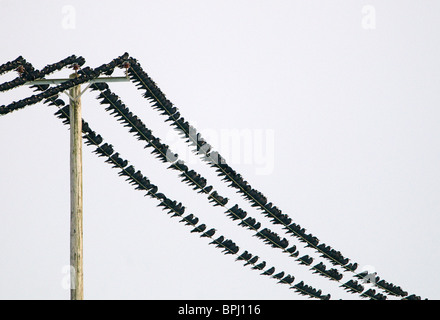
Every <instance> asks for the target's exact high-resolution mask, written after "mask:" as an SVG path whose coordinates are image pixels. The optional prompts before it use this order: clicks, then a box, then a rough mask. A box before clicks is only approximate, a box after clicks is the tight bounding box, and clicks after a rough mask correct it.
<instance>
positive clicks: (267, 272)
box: [262, 267, 275, 276]
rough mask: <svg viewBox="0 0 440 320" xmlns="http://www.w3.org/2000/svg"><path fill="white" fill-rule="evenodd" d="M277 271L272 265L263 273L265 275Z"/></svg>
mask: <svg viewBox="0 0 440 320" xmlns="http://www.w3.org/2000/svg"><path fill="white" fill-rule="evenodd" d="M274 272H275V268H274V267H272V268H270V269H268V270H266V271H264V272H263V273H262V275H263V276H271V275H272V274H273V273H274Z"/></svg>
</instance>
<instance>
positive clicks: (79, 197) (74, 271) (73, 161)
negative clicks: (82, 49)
mask: <svg viewBox="0 0 440 320" xmlns="http://www.w3.org/2000/svg"><path fill="white" fill-rule="evenodd" d="M123 67H124V68H125V69H126V71H125V77H99V78H95V79H91V80H89V81H87V82H88V83H89V84H88V86H87V87H86V88H85V89H84V90H83V91H82V92H81V86H80V85H77V86H75V87H72V88H71V89H69V93H68V96H69V99H70V115H69V117H70V299H71V300H83V299H84V280H83V180H82V116H81V95H82V94H83V93H84V92H85V91H86V90H87V89H88V88H89V87H90V85H91V84H93V83H107V82H128V81H130V78H129V77H128V68H129V67H130V64H129V63H128V62H125V63H124V64H123ZM79 68H80V67H79V66H78V65H73V69H74V70H75V73H73V74H71V75H70V76H69V79H64V78H61V79H36V80H33V81H29V82H26V85H29V86H35V85H47V84H49V85H51V84H55V85H57V84H61V83H65V82H66V81H69V80H71V79H74V78H76V77H78V73H77V72H76V71H78V70H79ZM23 70H24V69H23Z"/></svg>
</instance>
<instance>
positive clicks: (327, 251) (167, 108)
mask: <svg viewBox="0 0 440 320" xmlns="http://www.w3.org/2000/svg"><path fill="white" fill-rule="evenodd" d="M129 61H130V69H129V70H128V73H129V75H130V77H131V79H132V81H133V82H134V83H135V84H136V85H137V87H138V89H140V90H142V92H143V96H144V97H145V98H146V99H147V100H149V101H150V102H151V106H152V107H153V108H154V109H157V110H159V112H160V113H161V114H162V115H165V116H166V117H167V119H166V120H165V122H170V125H171V126H173V127H175V128H176V129H178V130H179V131H180V132H181V135H182V137H183V138H184V139H185V140H186V142H187V143H189V144H190V145H191V146H192V147H194V148H193V151H194V152H195V153H196V154H198V155H200V156H201V157H202V159H203V160H204V161H205V162H207V163H208V164H209V165H210V166H211V167H213V168H214V169H215V170H216V172H217V174H218V175H219V176H220V177H222V179H223V180H224V181H225V182H226V183H228V184H229V186H230V187H233V188H236V189H237V192H238V193H240V194H241V195H242V196H243V197H244V198H245V199H247V200H248V201H249V202H250V203H251V205H252V206H253V207H256V208H258V209H260V210H261V211H262V212H263V214H264V215H265V216H266V217H268V218H269V219H270V221H271V222H272V223H273V224H280V225H282V226H283V228H284V229H285V230H286V232H287V233H289V234H291V235H293V236H294V237H297V238H298V239H299V240H300V241H301V242H304V243H306V246H307V247H311V248H313V249H315V250H316V251H317V252H318V253H320V255H321V256H322V257H324V258H326V259H327V260H329V261H330V262H331V263H332V264H334V265H339V266H341V267H343V268H344V269H345V270H346V271H351V272H353V273H354V274H355V275H356V272H355V270H356V268H357V263H349V261H350V260H349V259H348V258H346V257H344V256H343V255H342V253H341V252H340V251H337V250H335V249H333V248H331V247H330V246H328V245H325V244H323V243H321V244H320V243H319V242H320V241H319V239H318V238H317V237H316V236H314V235H312V234H306V232H305V229H304V228H302V227H301V226H299V225H298V224H295V223H292V219H291V218H290V217H289V216H288V215H287V214H284V213H282V211H281V210H280V209H278V208H277V207H276V206H275V205H273V204H272V203H271V202H268V200H267V198H266V197H265V196H264V195H263V194H262V193H261V192H260V191H258V190H256V189H254V188H252V187H251V186H250V184H249V183H248V182H247V181H245V180H244V179H243V177H242V176H241V175H240V174H239V173H237V172H236V171H235V170H234V169H232V168H231V167H230V166H229V165H228V164H227V163H226V160H225V159H224V158H223V157H222V156H221V155H220V154H219V153H218V152H216V151H212V148H211V146H210V145H209V144H208V143H207V142H206V141H205V140H204V139H203V138H202V137H201V135H200V133H198V132H197V130H196V129H195V128H194V127H193V126H191V125H190V124H189V122H188V121H185V119H184V118H183V117H182V115H181V114H180V111H179V110H178V109H177V108H176V107H175V106H173V104H172V103H171V102H170V101H169V100H168V99H167V98H166V97H165V95H164V94H163V93H162V91H161V90H160V89H159V87H158V86H157V85H156V83H155V82H154V81H153V80H152V79H151V78H150V77H149V76H148V74H147V73H146V72H145V71H144V70H143V69H142V67H141V66H140V64H139V63H138V62H137V61H136V59H134V58H130V59H129ZM335 276H336V278H338V277H340V276H339V275H335ZM375 285H376V286H377V287H378V288H380V289H382V290H384V291H385V293H386V294H389V295H392V296H397V297H406V296H407V295H408V293H407V292H406V291H404V290H403V289H402V288H401V287H399V286H396V285H394V284H392V283H390V282H387V281H385V280H383V281H382V282H381V283H375ZM412 296H413V295H412ZM416 297H418V296H416Z"/></svg>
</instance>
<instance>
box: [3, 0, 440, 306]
mask: <svg viewBox="0 0 440 320" xmlns="http://www.w3.org/2000/svg"><path fill="white" fill-rule="evenodd" d="M124 4H126V6H124ZM72 10H73V11H72ZM439 10H440V3H439V2H438V1H426V0H420V1H402V0H400V1H396V0H389V1H385V2H384V1H348V0H345V1H324V0H320V1H307V2H306V1H293V0H291V1H242V0H240V1H130V2H125V3H121V2H120V1H118V2H116V1H94V2H90V1H72V2H68V1H12V0H0V27H1V30H3V31H2V46H1V50H0V64H1V63H5V62H7V61H10V60H13V59H15V58H16V57H18V56H19V55H22V56H23V57H24V58H25V59H26V60H28V61H29V62H31V63H32V64H33V65H34V66H35V67H36V68H38V69H40V68H42V67H44V66H45V65H46V64H49V63H53V62H56V61H59V60H61V59H63V58H65V57H67V56H69V55H71V54H76V55H78V56H79V55H81V56H83V57H84V58H85V59H86V65H89V66H91V67H96V66H98V65H100V64H102V63H106V62H109V61H110V60H111V59H113V58H114V57H116V56H118V55H121V54H123V53H124V52H128V53H130V55H131V56H133V57H135V58H137V59H138V60H139V62H140V63H141V65H142V66H143V68H144V70H146V71H147V72H148V73H149V75H150V76H151V77H152V78H153V80H154V81H155V82H156V83H157V84H158V86H159V87H160V88H161V89H162V91H163V92H164V93H165V94H166V96H167V98H168V99H170V100H171V101H172V102H173V103H174V104H175V105H176V106H177V107H178V108H179V109H180V112H181V114H182V115H183V116H184V117H185V119H186V120H188V121H189V122H190V123H191V124H193V125H195V126H196V127H197V129H198V130H200V131H201V132H202V134H203V133H206V137H207V140H208V141H209V142H210V143H211V144H212V145H213V146H214V148H215V149H216V150H218V151H220V153H222V154H224V155H225V157H226V155H229V152H230V151H231V148H232V147H231V145H230V144H228V143H227V139H228V137H229V135H230V134H231V133H233V132H235V133H237V132H238V133H241V134H243V136H246V135H247V137H248V139H247V140H246V139H243V140H242V141H240V144H239V147H238V149H236V151H237V150H238V151H239V152H243V154H242V157H240V158H239V159H232V154H230V157H231V158H229V157H226V159H227V160H228V162H229V163H230V164H231V166H232V167H233V168H235V169H236V170H237V171H238V172H240V173H241V174H242V175H243V177H244V178H245V179H246V180H247V181H248V182H249V183H250V184H251V185H252V186H253V187H254V188H256V189H258V190H259V191H261V192H263V193H264V194H265V195H266V196H267V197H268V199H269V201H272V202H273V203H274V204H276V205H277V206H278V207H279V208H280V209H281V210H283V212H284V213H287V214H288V215H289V216H290V217H291V218H292V219H293V220H294V221H295V222H296V223H299V224H300V225H301V226H302V227H304V228H306V229H307V231H308V232H311V233H312V234H314V235H316V236H317V237H318V238H319V239H320V240H321V242H323V243H325V244H327V245H330V246H332V247H333V248H334V249H336V250H340V251H341V252H342V254H344V255H345V256H346V257H348V258H350V259H352V260H353V261H354V262H357V263H359V265H360V267H359V269H358V270H362V268H370V269H371V268H374V269H375V270H376V271H377V272H378V275H379V276H380V277H381V278H383V279H385V280H387V281H389V282H392V283H394V284H396V285H399V286H401V287H402V288H403V289H404V290H406V291H408V292H409V293H414V294H417V295H420V296H421V297H422V298H429V299H438V298H439V297H440V295H439V294H438V292H437V290H438V288H439V285H440V276H439V275H438V273H437V272H436V271H437V269H438V264H439V262H440V256H439V252H438V247H439V245H440V240H439V238H438V227H439V225H440V218H439V214H438V213H439V211H440V197H439V196H438V195H439V192H440V182H439V181H440V169H439V165H438V164H439V160H440V152H439V151H440V150H439V147H438V145H439V144H438V137H439V136H440V129H439V126H438V123H439V120H440V111H439V101H440V90H439V85H440V76H439V75H440V63H439V60H438V57H439V56H440V43H439V42H440V40H439V39H440V35H439V33H440V28H439V27H440V26H439V23H440V22H439V19H438V12H439ZM72 12H73V13H74V15H72ZM68 74H69V72H68V71H63V72H60V73H59V74H58V75H57V76H66V75H68ZM14 76H15V74H13V73H9V74H6V75H2V76H0V83H3V82H4V81H7V80H10V79H12V78H13V77H14ZM53 76H55V75H53ZM111 88H112V89H114V91H115V92H117V93H118V94H119V95H120V96H121V97H122V99H123V100H124V102H125V103H126V104H127V105H128V106H129V107H130V109H132V111H133V112H134V113H136V114H138V115H139V116H140V117H141V119H142V120H143V121H144V122H145V124H146V125H147V126H148V127H149V128H151V129H152V130H153V132H154V134H155V135H156V136H159V137H160V138H162V139H163V140H164V142H166V143H169V144H170V145H171V146H173V149H175V150H176V151H178V153H179V155H180V156H181V157H182V158H183V159H184V160H186V161H188V163H189V164H190V166H191V168H193V169H195V170H197V171H198V172H200V173H201V174H202V175H203V176H205V177H206V178H207V179H208V183H209V184H213V185H214V188H216V189H217V190H218V191H219V192H221V193H222V194H223V195H225V196H227V197H229V198H230V199H231V200H230V204H234V203H237V204H239V205H240V206H241V207H242V208H243V209H245V210H247V211H248V214H249V215H250V216H253V217H255V218H257V219H258V220H259V221H261V222H262V223H264V226H267V227H269V228H271V229H272V230H273V231H276V232H278V233H279V234H280V235H283V236H285V235H284V234H283V233H282V229H281V228H278V226H272V225H271V224H270V223H269V222H268V220H267V219H266V218H265V217H263V216H262V215H261V214H260V213H259V212H258V211H257V210H255V209H252V208H251V207H250V205H249V204H248V203H247V202H246V201H245V200H244V199H242V198H240V197H239V196H238V195H237V194H235V192H234V189H231V188H227V187H226V185H225V184H223V183H221V181H220V178H218V177H217V176H216V175H215V174H214V173H213V171H212V170H210V169H209V168H208V167H207V166H206V165H205V164H203V163H201V162H200V161H198V160H197V157H195V156H194V155H192V154H190V153H188V152H186V153H185V150H186V149H185V148H184V145H185V144H184V142H183V140H181V139H180V140H179V139H177V135H176V134H175V133H174V132H173V131H172V130H171V129H170V127H169V126H167V125H166V124H165V123H164V122H163V120H164V119H165V118H164V117H162V116H160V115H159V114H158V112H156V111H154V110H152V109H151V108H150V107H149V106H148V105H147V103H146V100H144V99H143V98H142V97H141V92H140V91H137V90H136V89H135V88H134V86H133V85H132V84H129V83H120V84H115V85H112V86H111ZM31 92H32V91H31V90H30V89H29V88H26V87H23V88H19V89H14V90H11V91H8V92H4V93H0V105H3V104H8V103H9V102H11V101H14V100H19V99H22V98H25V97H27V96H29V95H30V94H31ZM95 97H96V93H95V92H90V91H88V92H87V93H85V95H84V96H83V98H82V103H83V112H84V114H83V115H84V118H85V120H86V121H88V122H89V123H90V125H91V126H92V128H93V129H94V130H96V131H98V132H99V133H101V134H102V135H103V137H104V139H106V140H107V141H108V142H110V143H112V144H113V145H114V146H115V149H117V150H118V151H119V152H120V153H121V155H122V156H123V157H124V158H126V159H129V160H130V161H131V162H132V164H133V165H134V166H135V167H136V168H138V169H140V170H142V172H143V173H144V174H145V175H146V176H147V177H149V178H150V179H151V181H152V182H153V183H155V184H156V185H158V186H159V189H160V190H161V192H163V193H165V194H166V195H167V196H168V197H170V198H172V199H175V200H178V201H181V202H183V203H184V205H185V206H186V207H187V212H189V213H193V214H195V215H196V216H198V217H199V218H200V221H201V222H205V223H206V224H208V226H212V227H215V228H217V229H218V231H217V232H218V234H223V235H225V236H226V237H228V238H231V239H233V240H234V241H236V243H237V245H239V247H240V249H241V250H243V249H246V250H249V251H250V252H251V253H254V254H256V255H259V256H260V257H261V259H264V260H266V261H267V262H268V264H270V265H274V266H275V267H276V269H277V270H279V271H281V270H283V271H285V272H287V273H290V274H291V275H294V276H295V277H296V280H295V283H297V282H299V281H301V280H303V281H304V282H305V283H308V284H310V285H312V286H315V287H316V288H320V289H322V290H323V292H324V293H331V294H332V298H334V299H358V297H357V296H355V295H351V294H347V293H345V292H344V291H343V290H342V289H340V288H339V287H338V284H337V283H335V282H329V281H328V280H326V279H324V278H322V277H320V276H318V275H315V274H312V273H311V272H310V271H309V269H308V268H306V267H303V266H299V265H298V264H297V263H296V262H295V261H294V260H293V259H291V258H288V257H287V256H286V255H285V254H282V253H281V252H279V251H277V250H274V249H272V248H269V247H268V246H266V245H264V244H263V243H262V242H261V241H259V240H258V239H256V238H255V237H252V235H253V233H252V232H250V231H248V230H246V229H243V228H239V227H237V225H236V223H235V222H232V221H231V220H229V219H227V218H226V216H225V215H224V213H223V212H224V210H222V209H220V208H218V207H216V208H213V207H212V206H211V205H210V204H209V203H208V202H207V200H206V199H205V197H204V196H202V195H199V194H196V193H195V192H193V191H192V190H191V189H190V188H188V187H187V186H186V185H184V184H182V183H180V182H179V181H178V180H177V179H176V177H177V172H174V171H170V170H167V169H166V167H167V165H166V164H162V163H160V162H159V161H157V160H156V159H155V158H154V157H153V156H152V155H151V154H150V153H149V151H148V150H145V149H143V144H142V143H140V142H137V141H136V140H135V139H134V138H133V137H132V136H131V135H130V134H129V133H128V132H127V130H126V129H125V128H123V127H122V126H120V125H118V124H117V123H116V121H115V119H114V118H112V117H111V116H109V114H108V113H106V112H105V111H104V109H103V107H101V106H100V105H99V104H98V103H97V101H96V100H95ZM55 111H56V109H55V108H54V107H48V106H46V105H43V104H38V105H34V106H30V107H28V108H26V109H24V110H20V111H17V112H14V113H12V114H9V115H7V116H5V117H0V150H1V156H0V194H1V198H0V199H1V201H0V243H1V245H0V256H1V259H0V271H1V272H0V298H1V299H68V298H69V290H67V289H65V287H64V286H63V284H64V282H65V277H66V273H65V270H66V269H65V267H66V266H67V265H68V264H69V176H68V174H69V158H68V150H69V138H68V135H69V132H68V128H67V127H66V126H64V125H62V124H61V121H60V120H58V119H56V118H55V117H54V116H53V113H54V112H55ZM208 137H209V138H208ZM273 141H274V143H272V142H273ZM235 148H237V147H236V146H235ZM247 148H249V149H247ZM92 150H93V149H92V148H90V147H88V146H84V151H83V153H84V160H83V161H84V164H83V167H84V268H85V271H84V276H85V278H84V280H85V298H86V299H303V297H301V296H299V295H298V294H296V293H295V292H294V291H293V290H289V289H288V286H287V285H281V284H277V283H276V281H275V280H274V279H270V278H266V277H263V276H260V275H259V273H258V272H256V271H253V270H250V268H249V267H242V263H238V262H235V261H234V257H231V256H224V255H223V254H222V253H221V252H220V250H218V249H216V248H215V247H213V246H208V243H209V240H207V239H201V238H199V237H198V236H197V235H194V234H191V233H190V232H189V231H190V229H189V228H188V227H186V226H184V225H183V224H181V223H178V222H177V220H174V219H170V218H169V217H168V216H167V215H166V214H165V213H163V212H162V211H161V210H160V209H159V208H157V207H156V205H157V202H156V201H155V200H153V199H150V198H147V197H144V196H143V194H142V193H140V192H139V191H135V190H134V189H133V188H132V187H131V186H129V185H128V184H127V183H126V182H125V181H124V180H123V179H122V178H120V177H118V175H117V171H116V170H114V169H112V168H111V167H110V166H109V165H108V164H105V163H104V161H103V160H102V158H97V157H96V156H95V155H94V154H92V153H91V151H92ZM245 150H247V152H249V153H246V154H245ZM236 153H237V152H236ZM236 153H235V154H236ZM246 157H247V158H246ZM245 159H247V162H246V161H245ZM261 168H265V170H262V169H261ZM258 169H260V170H258ZM286 237H287V236H286ZM287 239H288V240H289V241H290V243H291V244H295V245H297V247H299V249H300V253H304V254H313V256H315V257H316V258H317V259H316V263H317V262H318V261H321V260H320V258H319V257H318V255H317V254H314V252H313V251H311V250H309V249H304V248H303V247H302V245H301V244H299V243H298V241H296V240H295V239H294V238H291V237H287ZM326 265H327V266H328V267H330V264H329V263H326ZM344 275H345V277H344V279H347V280H348V279H350V278H351V277H349V276H348V274H346V273H344Z"/></svg>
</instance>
